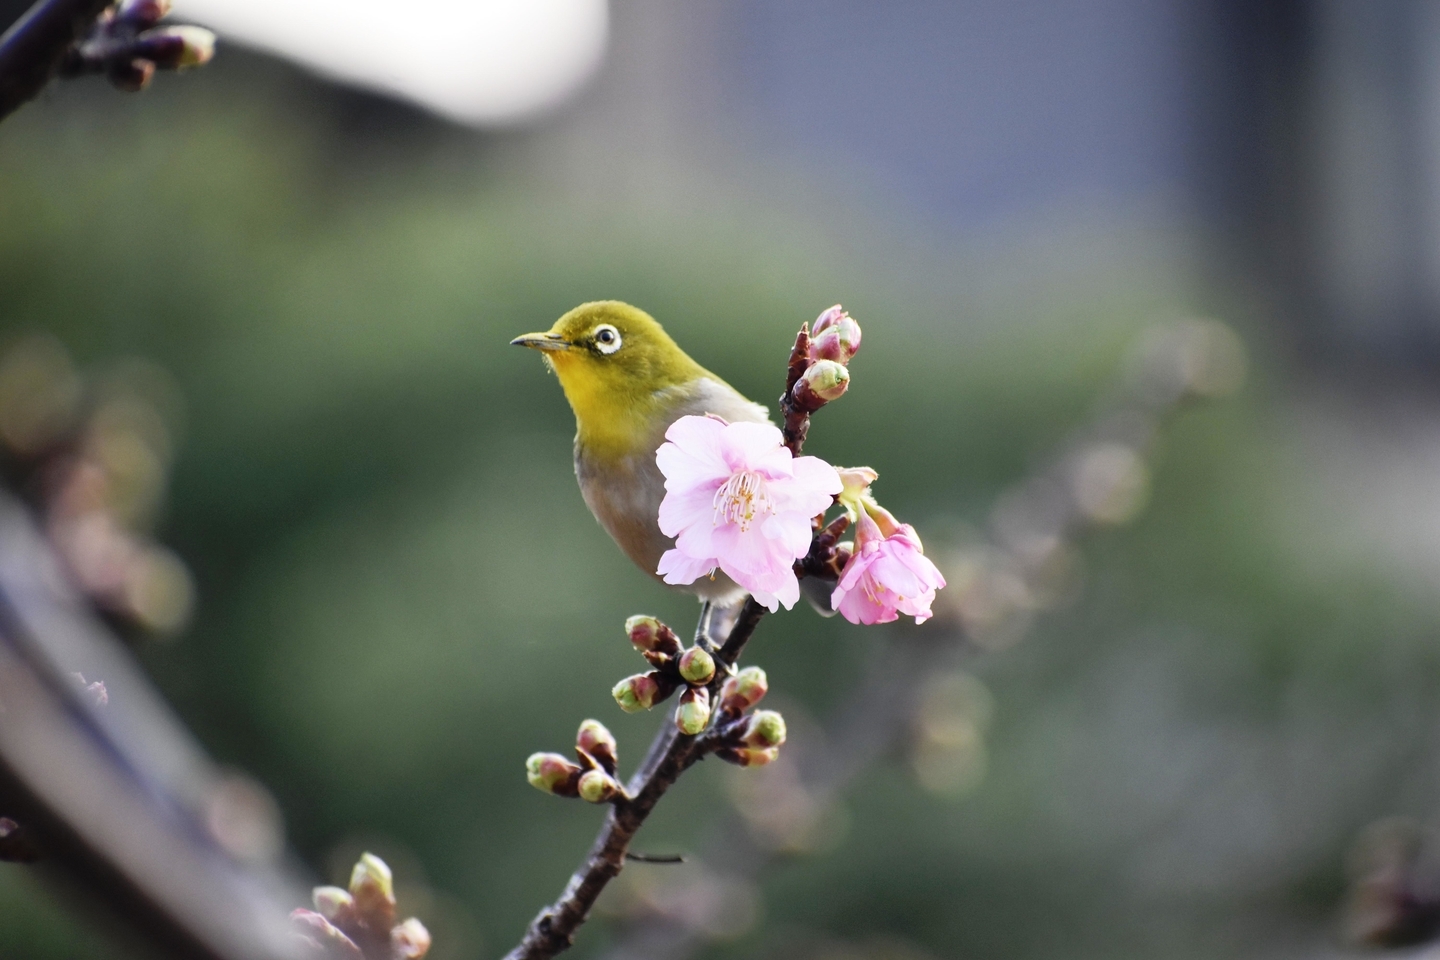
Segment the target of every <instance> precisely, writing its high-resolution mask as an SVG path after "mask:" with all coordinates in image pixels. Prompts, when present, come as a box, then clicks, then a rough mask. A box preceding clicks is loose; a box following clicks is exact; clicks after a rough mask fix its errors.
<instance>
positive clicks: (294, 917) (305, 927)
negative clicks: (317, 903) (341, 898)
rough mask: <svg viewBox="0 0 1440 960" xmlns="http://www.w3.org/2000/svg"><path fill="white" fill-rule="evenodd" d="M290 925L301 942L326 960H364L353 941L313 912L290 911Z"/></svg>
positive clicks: (303, 910)
mask: <svg viewBox="0 0 1440 960" xmlns="http://www.w3.org/2000/svg"><path fill="white" fill-rule="evenodd" d="M290 923H291V924H292V925H293V926H294V927H295V932H296V934H297V935H298V936H299V938H300V939H301V940H302V941H304V942H305V943H308V944H309V945H310V947H311V948H312V949H314V950H318V951H319V952H320V953H321V954H322V955H323V956H325V957H327V958H331V957H333V958H344V960H365V955H364V954H363V953H361V952H360V948H359V947H357V946H356V945H355V941H354V940H351V939H350V938H349V937H347V936H345V934H344V933H343V932H342V931H341V930H340V928H339V927H336V926H335V925H334V924H333V923H331V922H330V921H329V920H326V919H325V918H324V917H322V916H321V915H320V914H318V913H316V912H315V911H314V910H305V909H303V908H302V909H296V910H292V911H290Z"/></svg>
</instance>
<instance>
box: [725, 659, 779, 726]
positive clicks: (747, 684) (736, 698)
mask: <svg viewBox="0 0 1440 960" xmlns="http://www.w3.org/2000/svg"><path fill="white" fill-rule="evenodd" d="M769 690H770V682H769V681H768V680H767V679H766V678H765V671H764V670H761V669H760V668H759V667H746V668H745V669H744V670H741V671H740V672H739V673H737V674H736V675H735V676H733V677H731V678H730V679H729V680H726V681H725V685H724V686H723V687H721V688H720V709H721V711H722V712H724V713H726V714H728V715H729V716H732V717H738V716H739V715H740V714H742V713H744V712H745V711H746V710H749V709H750V708H751V707H753V706H755V704H757V703H759V702H760V701H761V700H763V699H764V698H765V694H766V693H767V692H768V691H769Z"/></svg>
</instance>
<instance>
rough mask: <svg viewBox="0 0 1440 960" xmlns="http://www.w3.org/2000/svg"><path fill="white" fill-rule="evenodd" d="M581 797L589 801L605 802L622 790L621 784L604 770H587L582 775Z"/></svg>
mask: <svg viewBox="0 0 1440 960" xmlns="http://www.w3.org/2000/svg"><path fill="white" fill-rule="evenodd" d="M579 790H580V799H581V800H584V801H586V802H587V803H604V802H605V801H606V800H609V799H610V798H611V797H613V796H615V794H617V793H619V792H620V784H618V783H616V782H615V778H614V777H612V776H610V774H608V773H606V772H605V771H604V770H587V771H585V773H583V774H581V775H580V786H579Z"/></svg>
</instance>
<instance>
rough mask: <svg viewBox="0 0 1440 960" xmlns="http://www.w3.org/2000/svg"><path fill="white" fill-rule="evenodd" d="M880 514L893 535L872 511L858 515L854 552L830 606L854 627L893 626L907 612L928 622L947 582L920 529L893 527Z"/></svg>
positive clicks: (905, 525) (902, 525) (886, 515)
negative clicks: (926, 551) (938, 592)
mask: <svg viewBox="0 0 1440 960" xmlns="http://www.w3.org/2000/svg"><path fill="white" fill-rule="evenodd" d="M867 506H868V505H867ZM878 509H880V510H881V512H882V517H883V519H884V520H885V521H887V522H886V527H887V528H888V530H889V533H888V535H887V533H886V532H884V531H882V530H881V528H880V526H879V525H878V524H877V523H876V522H875V521H874V520H873V519H871V517H870V513H869V511H868V510H865V509H862V510H860V511H859V519H858V521H857V524H856V530H855V552H854V553H853V554H852V555H851V557H850V559H849V561H847V562H846V564H845V569H844V570H842V571H841V572H840V582H839V583H837V584H836V585H835V592H834V593H833V594H831V596H830V605H831V606H832V607H833V608H834V609H836V610H839V611H840V613H841V614H842V615H843V616H844V617H845V619H846V620H849V621H850V622H851V623H867V624H868V623H889V622H890V621H891V620H894V619H896V618H897V617H898V616H899V614H902V613H903V614H905V615H907V616H911V617H914V618H915V622H916V623H924V622H925V621H926V620H929V619H930V617H931V613H930V604H931V603H933V602H934V601H935V591H936V590H939V589H940V588H941V587H943V586H945V578H944V577H942V576H941V575H940V571H939V570H938V569H937V568H936V567H935V564H933V563H931V562H930V561H929V560H928V559H926V557H925V554H924V553H923V552H922V549H921V546H920V538H919V537H918V536H917V535H916V534H915V528H914V527H912V526H910V524H908V523H896V522H894V518H893V517H891V516H890V515H889V513H888V512H884V511H883V508H878Z"/></svg>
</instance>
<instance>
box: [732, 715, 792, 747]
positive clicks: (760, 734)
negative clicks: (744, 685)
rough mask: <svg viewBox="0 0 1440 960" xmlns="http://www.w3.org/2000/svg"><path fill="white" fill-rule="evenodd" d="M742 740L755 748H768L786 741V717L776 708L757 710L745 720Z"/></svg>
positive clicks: (746, 744)
mask: <svg viewBox="0 0 1440 960" xmlns="http://www.w3.org/2000/svg"><path fill="white" fill-rule="evenodd" d="M740 742H741V743H743V744H744V745H745V746H747V747H749V748H751V749H754V750H768V749H769V748H771V747H778V746H780V744H782V743H784V742H785V718H784V717H782V716H780V714H778V713H776V712H775V711H774V710H756V711H755V712H754V713H752V714H751V715H750V716H749V718H748V719H747V720H746V721H745V732H744V733H743V734H741V736H740Z"/></svg>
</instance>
